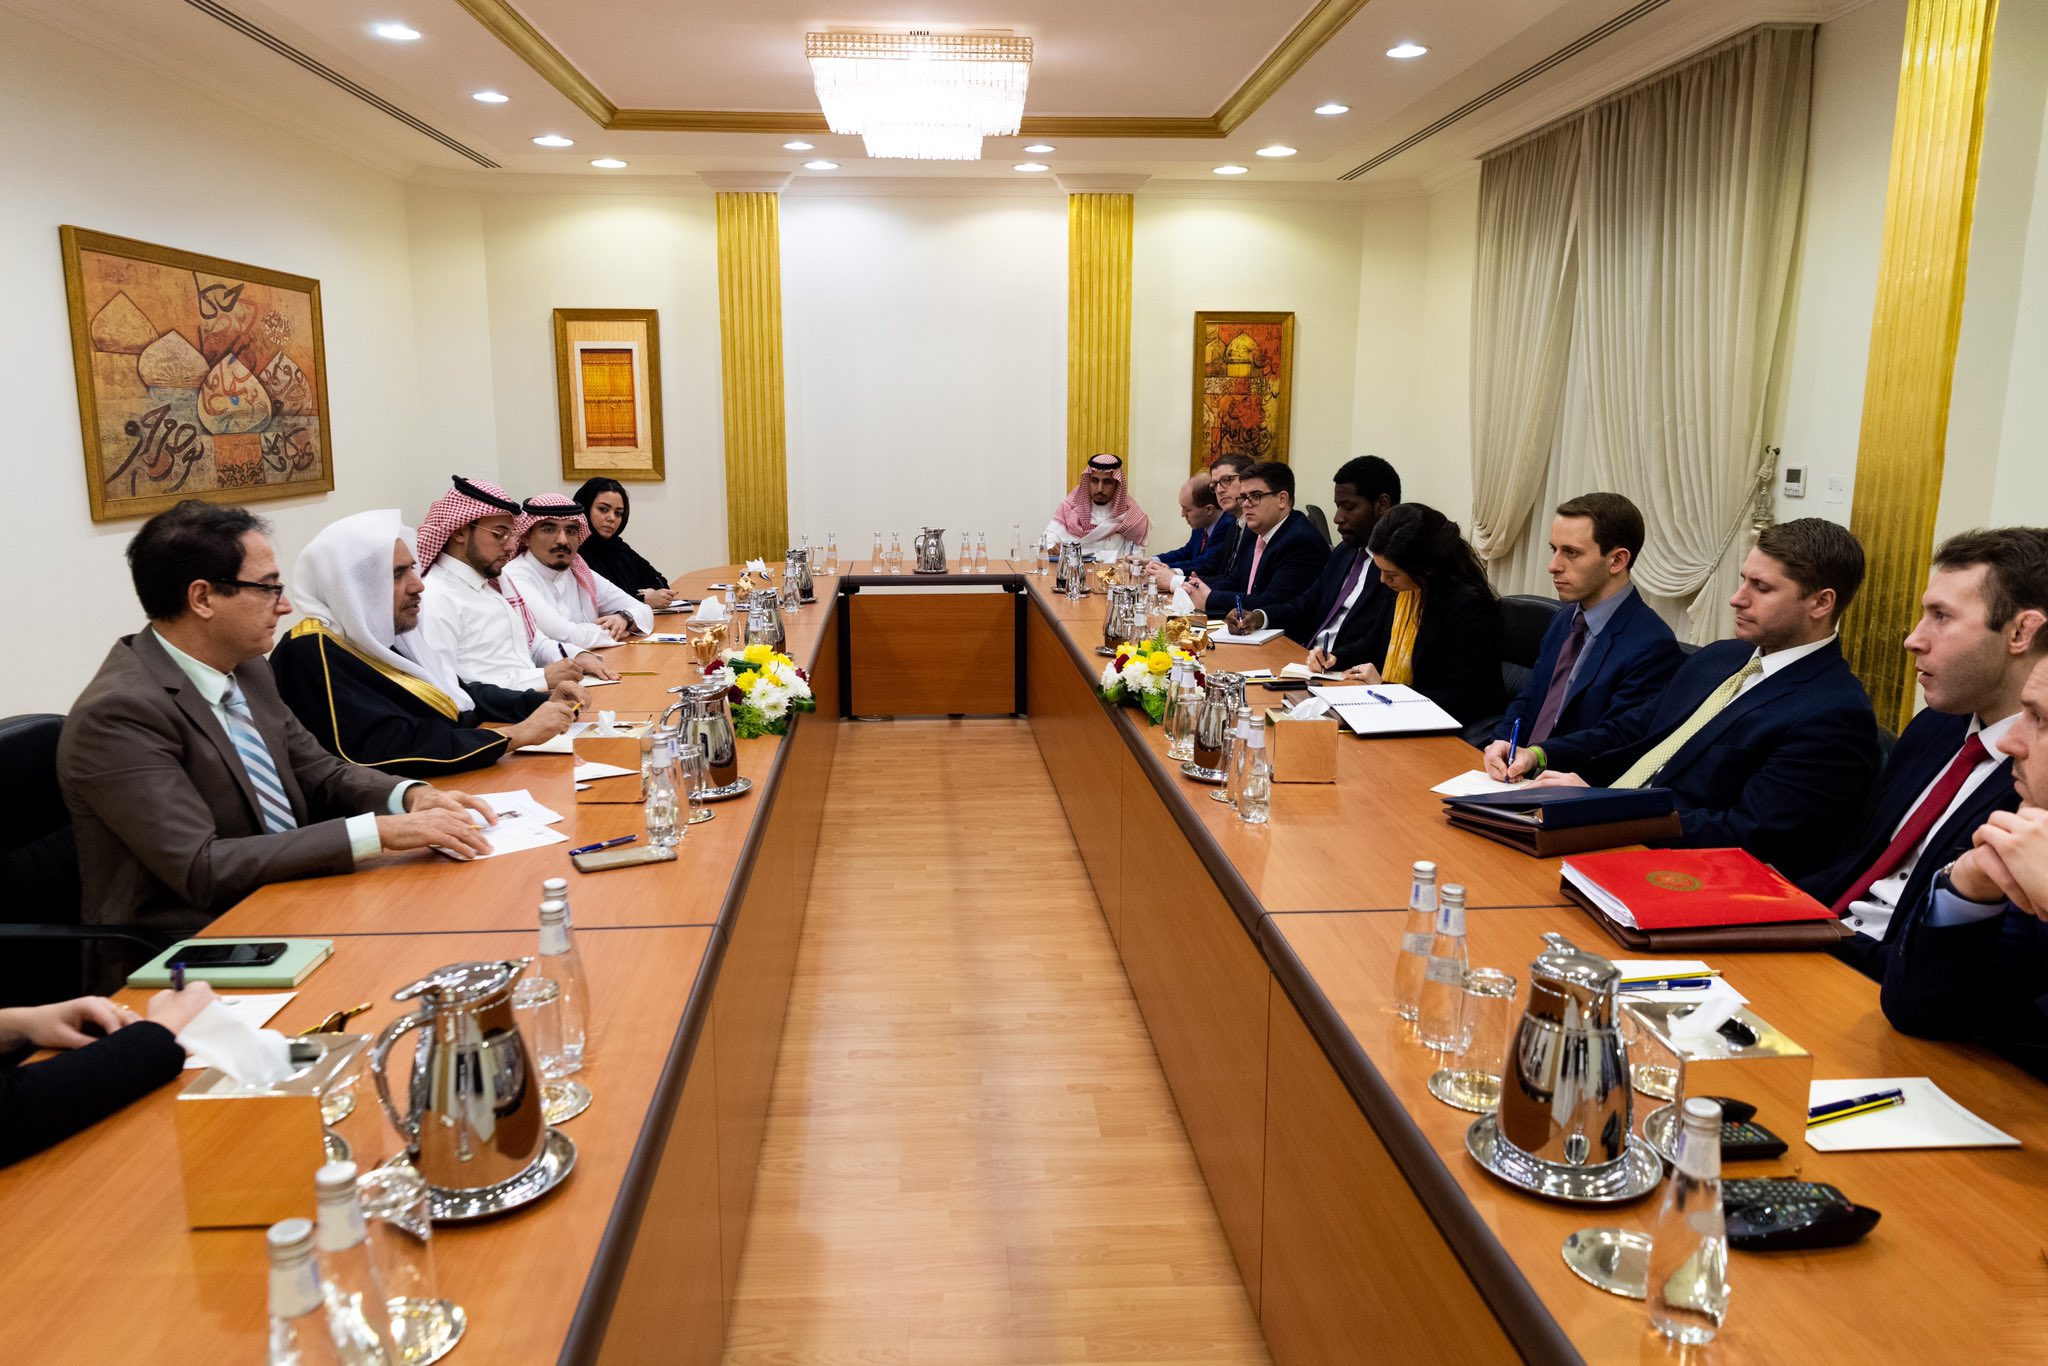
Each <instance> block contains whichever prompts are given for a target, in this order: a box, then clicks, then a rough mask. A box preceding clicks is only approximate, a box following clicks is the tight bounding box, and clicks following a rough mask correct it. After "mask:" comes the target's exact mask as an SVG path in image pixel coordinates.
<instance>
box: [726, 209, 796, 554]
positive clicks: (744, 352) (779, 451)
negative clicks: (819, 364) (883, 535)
mask: <svg viewBox="0 0 2048 1366" xmlns="http://www.w3.org/2000/svg"><path fill="white" fill-rule="evenodd" d="M718 324H719V326H718V336H719V358H720V362H721V366H722V370H721V373H722V378H723V387H724V393H725V538H726V547H727V553H728V554H730V555H731V556H732V559H733V562H734V563H736V564H737V563H742V562H744V561H746V560H750V559H755V558H760V559H766V560H779V559H781V558H782V553H783V552H784V551H785V550H787V549H788V548H789V470H788V460H787V454H786V448H785V441H784V434H783V410H782V233H781V226H780V217H779V199H778V197H777V196H776V195H775V194H773V193H768V192H758V191H743V192H722V193H720V194H719V195H718Z"/></svg>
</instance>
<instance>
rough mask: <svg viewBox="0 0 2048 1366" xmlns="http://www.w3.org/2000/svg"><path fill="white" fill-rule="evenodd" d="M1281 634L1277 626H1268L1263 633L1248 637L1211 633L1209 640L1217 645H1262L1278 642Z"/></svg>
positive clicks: (1221, 632) (1252, 633) (1218, 632)
mask: <svg viewBox="0 0 2048 1366" xmlns="http://www.w3.org/2000/svg"><path fill="white" fill-rule="evenodd" d="M1282 634H1283V633H1282V632H1281V630H1280V628H1279V627H1278V626H1269V627H1267V628H1266V629H1265V630H1263V631H1253V632H1251V633H1250V634H1249V635H1242V636H1239V635H1232V634H1231V633H1230V632H1228V631H1211V632H1210V634H1209V638H1210V639H1211V640H1213V641H1215V642H1216V643H1217V644H1218V645H1264V644H1265V643H1266V642H1267V641H1269V640H1278V639H1279V638H1280V637H1281V635H1282Z"/></svg>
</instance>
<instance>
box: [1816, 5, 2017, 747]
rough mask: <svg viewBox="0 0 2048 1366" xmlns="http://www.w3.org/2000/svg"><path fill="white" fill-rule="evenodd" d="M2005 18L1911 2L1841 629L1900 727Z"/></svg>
mask: <svg viewBox="0 0 2048 1366" xmlns="http://www.w3.org/2000/svg"><path fill="white" fill-rule="evenodd" d="M1997 17H1998V0H1909V2H1908V7H1907V12H1906V42H1905V50H1904V53H1903V56H1902V57H1901V60H1900V64H1899V107H1898V115H1897V118H1896V120H1895V121H1894V123H1893V125H1892V160H1891V178H1890V184H1889V186H1888V188H1887V190H1886V193H1885V213H1884V247H1883V252H1882V254H1881V255H1880V257H1879V260H1878V277H1877V304H1876V308H1875V310H1874V312H1873V316H1872V319H1871V325H1870V359H1869V363H1868V367H1867V370H1866V373H1865V378H1864V382H1863V425H1862V429H1861V433H1860V435H1859V436H1858V439H1857V445H1856V500H1855V504H1854V507H1853V508H1852V510H1851V513H1850V528H1851V529H1852V530H1853V531H1855V533H1856V534H1857V536H1858V537H1859V538H1860V539H1861V540H1862V542H1863V550H1864V554H1865V556H1866V557H1867V558H1868V563H1869V568H1868V572H1867V574H1866V576H1865V578H1864V581H1863V591H1862V595H1861V596H1860V598H1859V599H1858V600H1857V602H1856V603H1855V604H1854V606H1853V607H1852V608H1851V610H1850V615H1849V617H1848V618H1847V620H1846V621H1845V623H1844V631H1843V645H1844V651H1845V653H1846V654H1847V655H1848V659H1849V664H1850V667H1851V668H1853V669H1854V670H1855V671H1856V674H1857V676H1858V677H1859V678H1861V679H1862V680H1863V685H1864V686H1865V687H1866V688H1868V689H1869V690H1870V700H1871V703H1872V704H1873V705H1874V706H1875V707H1876V708H1877V715H1878V719H1879V720H1880V721H1882V722H1884V723H1885V724H1886V725H1889V726H1891V727H1893V728H1894V729H1903V728H1904V726H1905V724H1906V722H1907V721H1909V720H1911V719H1912V715H1913V702H1914V688H1913V669H1912V664H1911V661H1910V660H1909V658H1908V657H1907V655H1906V654H1905V652H1904V651H1903V650H1902V649H1900V641H1901V640H1902V639H1903V638H1904V637H1905V634H1906V632H1907V631H1908V630H1910V629H1911V628H1912V625H1913V622H1914V620H1915V619H1916V618H1917V617H1918V615H1919V603H1920V594H1921V592H1922V590H1923V589H1924V588H1925V587H1926V584H1927V570H1928V564H1929V561H1930V559H1931V558H1932V555H1933V540H1934V518H1935V512H1936V510H1937V508H1938V506H1939V503H1940V500H1941V467H1942V458H1943V453H1944V447H1945V443H1946V440H1947V434H1948V408H1949V391H1950V386H1951V383H1952V381H1953V380H1954V377H1955V364H1956V343H1957V340H1958V338H1959V336H1960V335H1961V332H1962V321H1963V284H1964V280H1965V277H1966V276H1967V274H1968V270H1969V258H1970V220H1971V215H1972V213H1973V211H1974V208H1975V204H1976V199H1977V160H1978V151H1979V148H1980V147H1981V145H1982V143H1983V136H1984V92H1985V87H1986V85H1987V83H1988V81H1989V78H1990V73H1991V35H1992V29H1993V27H1994V25H1995V24H1996V22H1997Z"/></svg>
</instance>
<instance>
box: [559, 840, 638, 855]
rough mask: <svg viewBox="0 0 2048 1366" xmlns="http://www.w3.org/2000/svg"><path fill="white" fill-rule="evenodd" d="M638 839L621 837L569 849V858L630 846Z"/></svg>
mask: <svg viewBox="0 0 2048 1366" xmlns="http://www.w3.org/2000/svg"><path fill="white" fill-rule="evenodd" d="M639 838H640V837H639V836H638V835H621V836H619V837H618V838H617V839H615V840H599V841H598V842H597V843H596V844H586V845H584V846H583V847H582V848H581V849H571V850H570V851H569V853H570V855H571V856H574V855H576V854H594V853H596V852H597V851H598V850H600V849H613V848H616V847H618V846H619V845H621V844H631V843H632V842H633V841H634V840H637V839H639Z"/></svg>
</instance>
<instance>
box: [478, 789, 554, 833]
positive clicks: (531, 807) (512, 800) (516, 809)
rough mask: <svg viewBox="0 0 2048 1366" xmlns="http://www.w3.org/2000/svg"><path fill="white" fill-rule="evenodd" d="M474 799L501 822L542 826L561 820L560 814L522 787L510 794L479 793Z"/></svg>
mask: <svg viewBox="0 0 2048 1366" xmlns="http://www.w3.org/2000/svg"><path fill="white" fill-rule="evenodd" d="M476 798H477V800H478V801H480V802H483V803H485V804H486V805H488V806H489V807H490V808H491V811H492V813H493V814H495V815H496V816H497V817H498V819H499V820H501V821H503V820H507V819H510V820H530V821H537V822H539V823H540V824H542V825H556V824H559V823H560V822H561V819H562V813H561V812H559V811H556V810H554V809H553V808H552V807H547V806H543V805H541V803H540V801H539V799H537V798H536V797H535V796H534V795H533V793H531V792H529V791H527V790H526V789H525V788H523V787H521V788H516V789H514V790H513V791H511V792H479V793H477V794H476ZM477 823H478V824H479V825H481V824H482V823H483V822H482V821H481V820H480V819H479V820H478V822H477Z"/></svg>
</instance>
